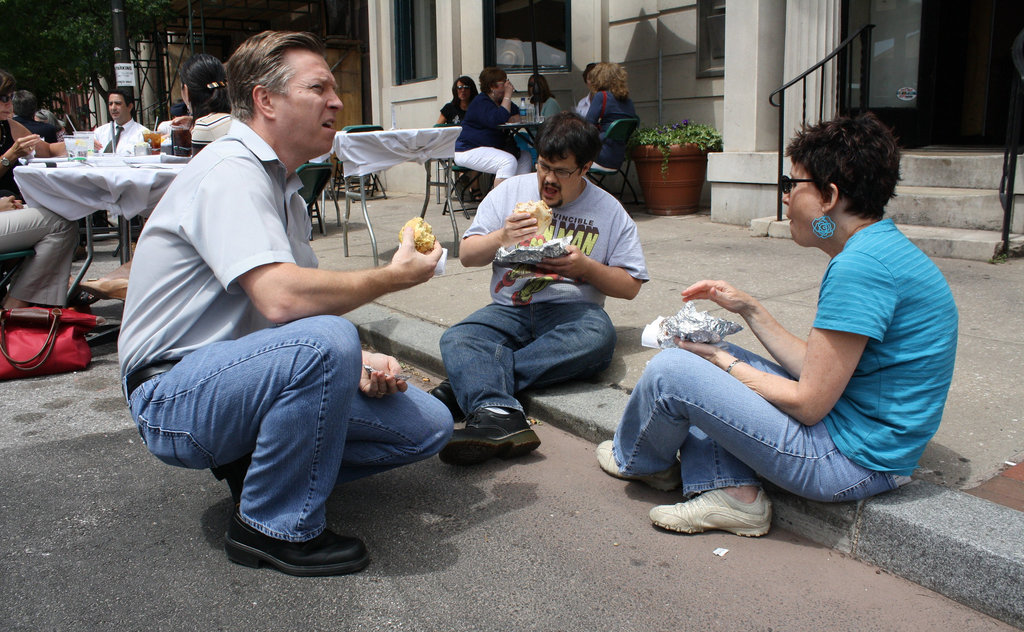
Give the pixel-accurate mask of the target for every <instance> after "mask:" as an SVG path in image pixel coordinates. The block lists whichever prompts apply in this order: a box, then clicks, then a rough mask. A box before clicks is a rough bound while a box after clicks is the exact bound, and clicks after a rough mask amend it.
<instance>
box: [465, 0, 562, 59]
mask: <svg viewBox="0 0 1024 632" xmlns="http://www.w3.org/2000/svg"><path fill="white" fill-rule="evenodd" d="M530 5H531V2H530V0H485V1H484V41H485V42H486V43H485V44H484V47H485V48H484V63H485V64H486V65H488V66H499V67H501V68H504V69H505V70H506V71H507V72H530V71H532V70H533V50H534V46H533V34H534V33H536V34H537V46H536V49H537V67H538V70H540V71H541V72H545V71H547V72H556V71H567V70H569V65H570V64H571V63H572V55H571V51H570V47H569V43H570V42H571V41H572V37H571V33H570V29H569V23H570V22H569V0H533V2H532V5H533V10H532V13H531V9H530Z"/></svg>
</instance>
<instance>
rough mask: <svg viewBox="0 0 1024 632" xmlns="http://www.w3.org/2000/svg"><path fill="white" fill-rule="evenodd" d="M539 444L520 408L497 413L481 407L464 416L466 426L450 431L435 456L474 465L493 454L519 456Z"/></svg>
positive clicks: (459, 463) (505, 456)
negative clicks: (444, 444) (443, 444)
mask: <svg viewBox="0 0 1024 632" xmlns="http://www.w3.org/2000/svg"><path fill="white" fill-rule="evenodd" d="M539 445H540V437H538V436H537V433H536V432H534V431H533V428H531V427H530V422H528V421H526V415H524V414H523V413H522V412H520V411H518V410H507V409H506V411H505V413H504V414H500V413H496V412H493V411H490V410H487V409H485V408H481V409H478V410H475V411H473V412H472V413H470V414H469V415H468V416H467V417H466V427H465V428H459V429H456V430H455V432H454V433H452V438H451V440H450V441H449V442H448V445H446V446H445V447H444V449H442V450H441V452H440V453H439V454H438V456H439V457H440V459H441V461H442V462H444V463H450V464H452V465H474V464H476V463H482V462H484V461H486V460H487V459H489V458H491V457H495V456H496V457H500V458H503V459H511V458H513V457H517V456H522V455H524V454H526V453H527V452H530V451H532V450H536V449H537V446H539Z"/></svg>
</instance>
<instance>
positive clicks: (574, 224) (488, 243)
mask: <svg viewBox="0 0 1024 632" xmlns="http://www.w3.org/2000/svg"><path fill="white" fill-rule="evenodd" d="M536 148H537V153H538V156H539V159H538V160H537V172H536V173H530V174H524V175H519V176H514V177H512V178H509V179H508V180H506V181H504V182H503V183H502V184H501V185H500V186H498V187H497V188H495V189H494V190H493V191H492V192H491V193H490V194H488V196H487V197H486V198H485V199H484V201H483V202H482V203H481V204H480V207H479V209H477V214H476V217H475V219H474V221H473V225H472V226H470V227H469V230H467V231H466V233H465V235H464V236H463V239H462V244H461V245H460V256H459V260H460V261H461V262H462V264H463V265H465V266H470V267H477V266H484V265H488V264H491V265H492V274H491V284H490V288H491V298H492V302H491V304H490V305H487V306H485V307H483V308H481V309H479V310H477V311H476V312H474V313H473V314H470V315H469V316H468V317H467V318H466V319H465V320H463V321H462V322H460V323H458V324H456V325H454V326H453V327H451V328H450V329H449V330H448V331H446V332H445V334H444V335H443V336H442V337H441V356H442V358H443V360H444V364H445V369H446V371H447V373H448V379H447V380H445V381H444V382H442V383H441V384H440V385H439V386H437V387H436V388H435V389H434V390H433V391H431V394H433V395H434V396H435V397H437V398H438V399H440V400H441V401H442V402H444V403H445V404H446V405H447V406H448V408H449V410H451V411H452V415H453V417H454V418H455V419H456V421H458V420H459V419H461V418H463V417H465V420H466V426H465V428H463V429H456V430H455V432H454V434H453V436H452V439H451V441H449V443H448V445H447V446H445V448H444V449H443V450H441V453H440V458H441V460H442V461H444V462H445V463H452V464H456V465H471V464H474V463H480V462H483V461H486V460H487V459H489V458H491V457H494V456H497V457H501V458H511V457H516V456H520V455H523V454H526V453H528V452H530V451H532V450H534V449H536V448H537V446H539V445H540V438H539V437H538V436H537V434H536V433H535V432H534V430H533V429H532V428H531V427H530V424H529V422H528V421H527V420H526V415H525V413H524V412H523V406H522V404H521V403H520V402H519V400H518V399H516V394H517V393H519V392H521V391H523V390H525V389H526V388H529V387H537V386H551V385H553V384H557V383H560V382H565V381H567V380H572V379H580V378H586V377H589V376H591V375H593V374H595V373H598V372H600V371H603V370H604V369H606V368H607V367H608V365H609V364H610V363H611V359H612V354H613V352H614V349H615V328H614V326H613V325H612V322H611V319H610V318H609V317H608V314H607V313H605V311H604V308H603V306H604V301H605V298H606V297H608V296H611V297H614V298H624V299H633V298H634V297H635V296H636V295H637V293H638V292H639V291H640V286H641V285H642V284H643V283H644V282H645V281H647V280H648V279H649V278H650V277H649V276H648V274H647V266H646V263H645V261H644V255H643V251H642V250H641V248H640V240H639V238H638V236H637V229H636V224H634V223H633V220H632V219H631V218H630V217H629V215H628V214H627V213H626V211H625V209H624V208H622V205H621V204H620V203H619V201H618V200H616V199H615V198H614V197H612V196H611V195H610V194H609V193H607V192H606V191H604V190H603V189H601V188H600V187H598V186H597V185H595V184H593V183H591V182H589V181H587V179H586V173H587V170H588V169H589V168H590V165H591V163H592V162H593V160H594V158H595V157H596V156H597V154H598V153H599V152H600V151H601V138H600V136H599V134H598V131H597V128H596V127H595V126H593V125H591V124H589V123H587V122H586V120H584V119H583V118H582V117H580V116H579V115H577V114H575V113H572V112H562V113H559V114H557V115H555V116H553V117H551V118H550V119H548V120H547V121H545V123H544V125H543V126H542V127H541V129H540V132H539V134H538V137H537V142H536ZM535 200H543V201H544V202H546V203H547V205H548V206H549V207H551V210H552V213H553V219H552V223H551V226H550V227H549V228H548V229H547V230H546V231H545V232H544V235H543V237H544V238H545V240H550V239H555V238H559V237H565V236H569V237H571V238H572V243H571V245H569V246H568V248H567V250H568V253H567V254H566V255H565V256H562V257H558V258H553V259H544V260H543V261H542V262H541V263H539V264H537V265H531V264H516V265H514V266H512V267H509V266H504V265H499V264H497V263H493V260H494V256H495V254H496V253H497V251H498V249H499V248H501V247H508V246H512V245H515V244H517V243H520V242H522V241H524V240H530V239H531V238H533V237H534V236H535V235H536V233H537V220H536V219H535V218H534V217H533V216H531V215H529V214H527V213H515V212H513V210H512V209H514V208H515V206H516V204H517V203H519V202H528V201H535ZM464 411H465V412H464Z"/></svg>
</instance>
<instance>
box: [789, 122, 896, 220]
mask: <svg viewBox="0 0 1024 632" xmlns="http://www.w3.org/2000/svg"><path fill="white" fill-rule="evenodd" d="M786 155H787V156H789V158H790V160H792V161H793V164H796V165H800V166H801V167H802V168H803V169H804V170H805V171H806V172H807V174H808V177H809V178H812V179H813V180H814V184H815V185H816V186H817V187H818V190H819V191H821V192H822V194H823V195H828V193H829V186H828V185H829V184H830V183H831V184H835V185H836V188H838V189H839V194H840V195H842V196H845V197H846V198H847V199H848V200H849V201H850V207H849V211H850V213H852V214H853V215H856V216H857V217H863V218H865V219H882V216H883V215H885V205H886V204H887V203H888V202H889V200H891V199H892V198H894V197H896V183H897V182H899V179H900V150H899V146H898V145H897V143H896V138H895V136H893V133H892V130H890V129H889V128H888V127H886V126H885V125H884V124H883V123H882V122H881V121H879V120H878V118H876V117H875V115H874V114H872V113H870V112H867V113H865V114H861V115H860V116H857V117H856V118H850V117H845V116H841V117H839V118H836V119H833V120H831V121H825V122H823V123H818V124H817V125H813V126H810V127H807V126H805V127H804V128H803V129H802V130H800V132H799V133H798V134H797V135H796V138H794V139H793V140H792V142H790V143H789V146H788V147H787V148H786Z"/></svg>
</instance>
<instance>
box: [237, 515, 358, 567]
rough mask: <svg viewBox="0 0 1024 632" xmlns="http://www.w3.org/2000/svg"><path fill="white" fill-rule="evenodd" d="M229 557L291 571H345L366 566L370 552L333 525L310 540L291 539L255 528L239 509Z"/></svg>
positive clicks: (253, 564)
mask: <svg viewBox="0 0 1024 632" xmlns="http://www.w3.org/2000/svg"><path fill="white" fill-rule="evenodd" d="M224 550H225V551H226V552H227V554H228V559H229V560H231V561H232V562H234V563H236V564H242V565H243V566H251V567H252V568H259V566H260V563H261V562H266V563H267V564H270V565H271V566H273V567H275V568H277V570H279V571H281V572H282V573H287V574H288V575H298V576H299V577H321V576H324V575H344V574H346V573H354V572H356V571H361V570H363V569H364V568H366V565H367V564H369V563H370V556H369V554H368V553H367V552H366V546H365V545H364V544H363V541H362V540H360V539H359V538H349V537H345V536H340V535H338V534H336V533H334V532H333V531H331V530H330V529H324V531H323V533H321V534H320V535H318V536H316V537H315V538H313V539H312V540H307V541H306V542H288V541H286V540H278V539H276V538H272V537H270V536H269V535H264V534H262V533H260V532H259V531H257V530H256V529H253V528H252V527H250V526H249V525H247V524H246V523H245V522H243V521H242V517H241V516H239V515H238V512H235V515H234V516H233V517H232V518H231V524H230V525H229V526H228V533H227V536H226V539H225V541H224Z"/></svg>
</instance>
